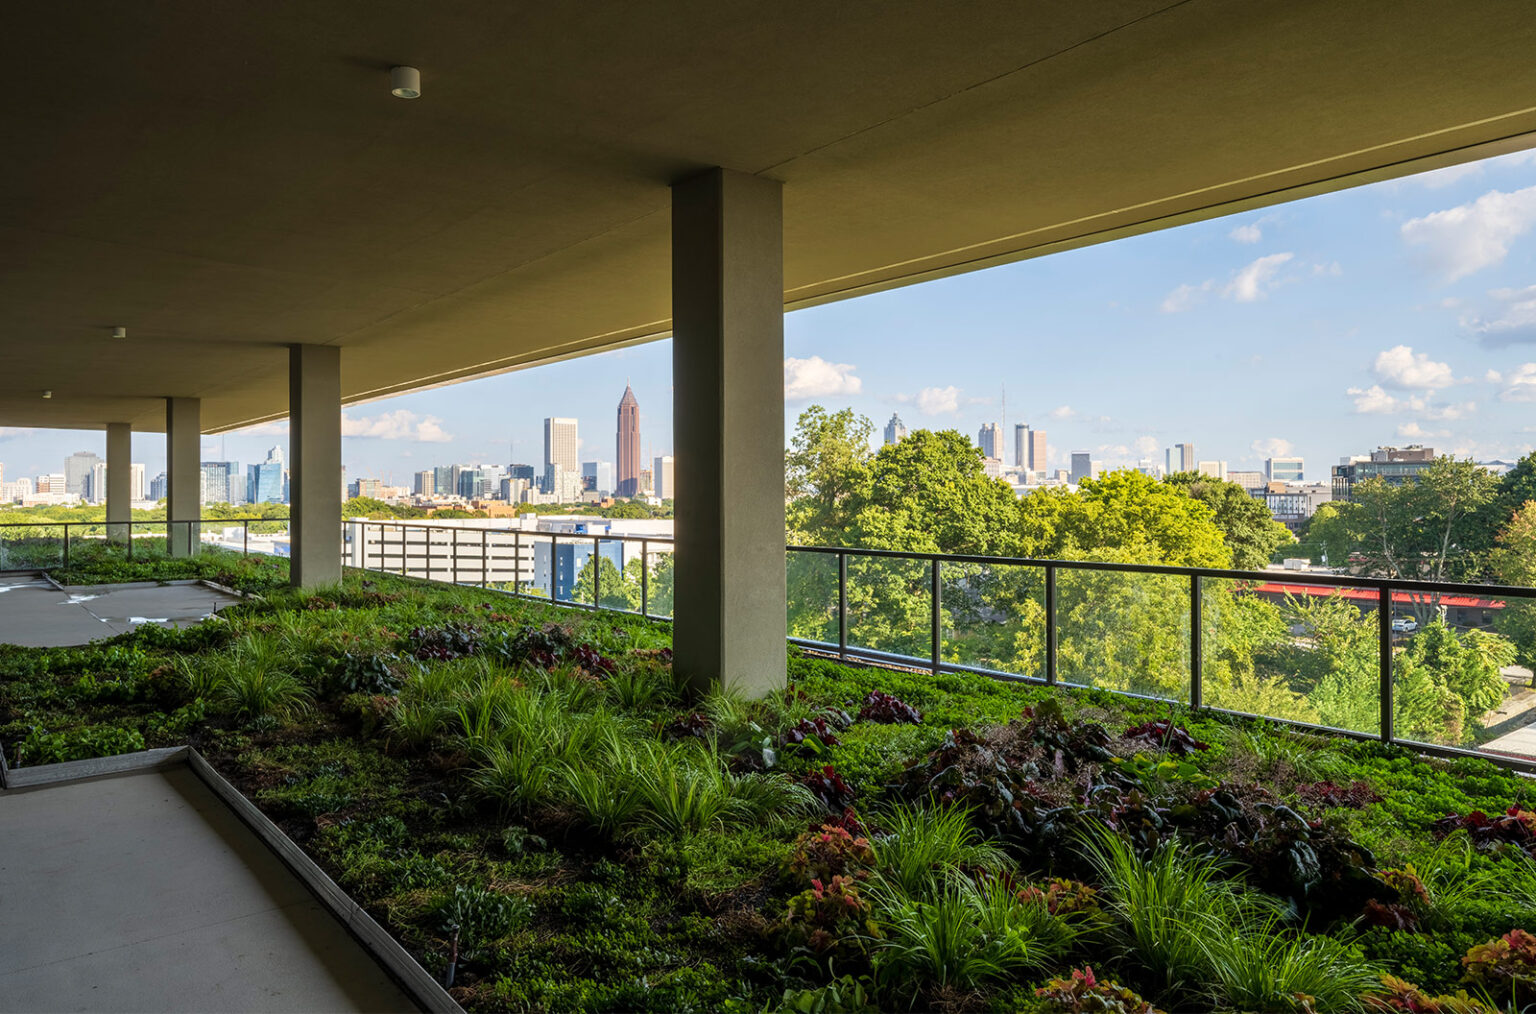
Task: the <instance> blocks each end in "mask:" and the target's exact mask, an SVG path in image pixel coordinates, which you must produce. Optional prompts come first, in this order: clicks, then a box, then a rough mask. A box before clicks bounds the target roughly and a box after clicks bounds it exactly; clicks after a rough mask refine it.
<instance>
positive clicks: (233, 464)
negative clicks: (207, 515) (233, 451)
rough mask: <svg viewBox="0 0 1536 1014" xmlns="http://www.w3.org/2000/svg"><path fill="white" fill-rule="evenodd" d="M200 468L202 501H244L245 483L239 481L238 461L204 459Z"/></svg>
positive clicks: (206, 502) (230, 502)
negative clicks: (201, 471)
mask: <svg viewBox="0 0 1536 1014" xmlns="http://www.w3.org/2000/svg"><path fill="white" fill-rule="evenodd" d="M202 470H203V497H202V502H203V503H205V504H209V503H229V504H233V503H244V502H245V484H244V483H243V482H242V481H240V480H241V476H240V462H238V461H205V462H203V465H202Z"/></svg>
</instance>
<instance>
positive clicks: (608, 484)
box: [581, 461, 614, 493]
mask: <svg viewBox="0 0 1536 1014" xmlns="http://www.w3.org/2000/svg"><path fill="white" fill-rule="evenodd" d="M581 480H582V488H584V489H588V490H592V491H593V492H597V493H612V492H613V491H614V485H613V465H611V464H609V463H608V462H606V461H583V462H582V463H581Z"/></svg>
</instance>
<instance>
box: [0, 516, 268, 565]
mask: <svg viewBox="0 0 1536 1014" xmlns="http://www.w3.org/2000/svg"><path fill="white" fill-rule="evenodd" d="M289 522H290V519H289V518H285V517H284V518H265V517H258V518H163V519H160V520H144V519H140V520H136V521H135V520H130V521H109V520H106V519H102V520H100V521H17V522H11V523H5V524H0V535H3V534H4V532H5V531H6V530H7V529H10V528H48V529H62V532H61V533H60V534H59V535H58V536H57V538H58V539H60V542H61V545H60V553H59V558H60V559H59V563H60V566H61V567H63V568H64V569H66V570H67V569H68V568H69V562H70V560H69V557H70V540H71V534H70V530H71V529H74V530H76V531H78V530H80V529H87V530H90V529H100V530H101V535H100V536H99V537H92V538H91V541H93V542H98V541H99V542H107V543H114V542H121V543H122V544H123V546H124V549H125V552H124V555H125V556H126V557H127V559H129V560H132V559H133V542H134V540H133V530H134V529H135V528H161V529H163V530H164V532H163V534H164V535H165V537H166V538H167V539H169V538H170V537H171V532H172V531H173V530H177V529H179V528H182V527H185V529H186V535H187V538H188V541H189V543H190V541H191V538H192V532H193V526H194V525H195V526H197V529H198V531H199V532H200V531H201V529H202V528H203V526H205V525H213V526H219V525H226V526H230V525H237V524H238V525H240V527H241V529H242V531H241V540H240V555H241V556H242V557H247V556H250V555H251V525H252V524H253V523H254V524H266V523H272V524H288V523H289ZM125 530H126V531H125ZM123 535H126V538H123V537H121V536H123ZM85 537H86V536H80V535H76V536H73V538H75V539H80V538H85ZM28 569H35V568H28Z"/></svg>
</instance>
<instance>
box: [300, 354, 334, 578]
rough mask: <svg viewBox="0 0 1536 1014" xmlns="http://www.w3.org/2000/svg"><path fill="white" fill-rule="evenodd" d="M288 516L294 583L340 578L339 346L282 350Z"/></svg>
mask: <svg viewBox="0 0 1536 1014" xmlns="http://www.w3.org/2000/svg"><path fill="white" fill-rule="evenodd" d="M288 457H289V466H288V468H289V472H288V475H289V493H290V494H291V495H290V501H291V502H290V503H289V505H288V516H289V517H290V518H291V519H292V520H291V521H290V522H289V528H290V530H291V531H290V534H291V539H292V555H291V557H290V559H289V561H288V568H289V577H290V580H291V581H292V583H293V586H294V587H295V588H320V587H324V586H326V585H333V584H339V583H340V582H341V349H339V348H337V347H336V346H334V345H293V346H290V348H289V350H288Z"/></svg>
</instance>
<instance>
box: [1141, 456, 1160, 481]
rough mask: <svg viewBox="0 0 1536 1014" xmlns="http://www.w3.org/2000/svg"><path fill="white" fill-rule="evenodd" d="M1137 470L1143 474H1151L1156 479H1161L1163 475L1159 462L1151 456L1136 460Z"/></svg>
mask: <svg viewBox="0 0 1536 1014" xmlns="http://www.w3.org/2000/svg"><path fill="white" fill-rule="evenodd" d="M1136 471H1138V472H1140V473H1141V474H1142V475H1150V476H1151V477H1152V478H1154V479H1160V478H1162V475H1163V472H1162V469H1160V468H1158V467H1157V462H1155V461H1153V460H1152V459H1151V458H1142V459H1141V460H1140V461H1138V462H1136Z"/></svg>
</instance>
